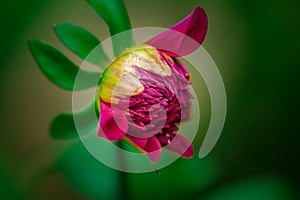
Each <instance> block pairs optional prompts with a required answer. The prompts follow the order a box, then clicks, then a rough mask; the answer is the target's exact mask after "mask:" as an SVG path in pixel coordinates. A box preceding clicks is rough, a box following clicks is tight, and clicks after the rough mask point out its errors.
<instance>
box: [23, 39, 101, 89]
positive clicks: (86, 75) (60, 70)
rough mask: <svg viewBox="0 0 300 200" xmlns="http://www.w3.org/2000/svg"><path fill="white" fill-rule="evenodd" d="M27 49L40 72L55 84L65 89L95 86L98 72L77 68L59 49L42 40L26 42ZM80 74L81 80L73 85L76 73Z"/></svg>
mask: <svg viewBox="0 0 300 200" xmlns="http://www.w3.org/2000/svg"><path fill="white" fill-rule="evenodd" d="M28 46H29V49H30V51H31V53H32V55H33V57H34V59H35V61H36V62H37V64H38V66H39V67H40V69H41V70H42V72H43V73H44V74H45V75H46V76H47V78H48V79H49V80H50V81H51V82H52V83H54V84H55V85H57V86H59V87H61V88H63V89H66V90H73V89H76V90H81V89H86V88H89V87H93V86H95V81H94V80H97V79H98V77H99V73H96V72H90V71H85V70H82V69H80V68H78V67H77V66H76V65H75V64H74V63H73V62H72V61H70V60H69V59H68V58H67V57H65V56H64V55H63V54H62V53H61V52H60V51H59V50H57V49H56V48H55V47H53V46H52V45H50V44H49V43H47V42H44V41H42V40H31V41H29V42H28ZM78 72H80V74H81V81H80V82H79V83H77V84H76V88H73V87H74V82H75V79H76V75H77V73H78Z"/></svg>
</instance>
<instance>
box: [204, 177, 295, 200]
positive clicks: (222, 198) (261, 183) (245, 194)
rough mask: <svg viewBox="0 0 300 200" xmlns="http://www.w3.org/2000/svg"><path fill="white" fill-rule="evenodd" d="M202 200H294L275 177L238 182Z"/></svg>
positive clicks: (281, 182) (288, 189) (286, 186)
mask: <svg viewBox="0 0 300 200" xmlns="http://www.w3.org/2000/svg"><path fill="white" fill-rule="evenodd" d="M199 199H200V198H199ZM201 199H204V200H241V199H242V200H253V199H255V200H296V196H295V193H294V192H293V191H292V189H291V188H290V186H289V184H287V183H286V182H285V181H283V180H281V179H279V178H275V177H259V178H257V177H256V178H251V179H249V180H244V181H239V182H236V183H234V184H232V185H228V186H224V187H222V188H219V189H217V190H216V191H214V193H212V194H210V195H208V196H207V197H206V198H201Z"/></svg>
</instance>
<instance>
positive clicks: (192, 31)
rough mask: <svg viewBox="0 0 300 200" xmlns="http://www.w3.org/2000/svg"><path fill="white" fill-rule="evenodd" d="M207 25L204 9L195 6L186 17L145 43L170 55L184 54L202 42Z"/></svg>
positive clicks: (190, 51)
mask: <svg viewBox="0 0 300 200" xmlns="http://www.w3.org/2000/svg"><path fill="white" fill-rule="evenodd" d="M207 27H208V20H207V16H206V14H205V11H204V10H203V9H202V8H201V7H197V8H195V10H194V11H193V12H192V13H191V14H190V15H189V16H188V17H186V18H185V19H183V20H182V21H180V22H179V23H178V24H176V25H174V26H173V27H171V28H169V29H168V30H166V31H164V32H162V33H160V34H159V35H157V36H155V37H154V38H152V39H150V40H149V41H148V42H146V43H147V44H149V45H151V46H154V47H155V48H157V49H160V50H163V51H166V52H167V53H168V54H169V55H171V56H185V55H188V54H190V53H192V52H193V51H195V50H196V49H197V48H198V47H199V46H200V45H201V44H202V43H203V41H204V38H205V36H206V32H207Z"/></svg>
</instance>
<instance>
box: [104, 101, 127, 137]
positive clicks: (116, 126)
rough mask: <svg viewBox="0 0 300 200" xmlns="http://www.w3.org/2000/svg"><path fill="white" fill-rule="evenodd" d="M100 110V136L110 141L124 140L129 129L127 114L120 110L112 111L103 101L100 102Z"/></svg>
mask: <svg viewBox="0 0 300 200" xmlns="http://www.w3.org/2000/svg"><path fill="white" fill-rule="evenodd" d="M100 110H101V112H100V122H99V125H100V126H99V130H98V136H99V137H104V138H106V139H108V140H110V141H117V140H120V139H122V138H123V137H124V135H125V133H126V132H127V129H128V121H127V118H126V116H125V114H124V113H123V112H122V111H120V110H118V109H115V108H114V109H112V108H111V107H110V106H109V105H107V104H106V103H104V102H102V101H100ZM116 121H118V123H116Z"/></svg>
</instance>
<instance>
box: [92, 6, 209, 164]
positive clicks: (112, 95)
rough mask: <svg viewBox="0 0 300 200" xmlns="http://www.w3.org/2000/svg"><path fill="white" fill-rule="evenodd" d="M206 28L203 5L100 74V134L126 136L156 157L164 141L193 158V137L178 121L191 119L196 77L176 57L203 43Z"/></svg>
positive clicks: (113, 139) (136, 145) (138, 147)
mask: <svg viewBox="0 0 300 200" xmlns="http://www.w3.org/2000/svg"><path fill="white" fill-rule="evenodd" d="M206 31H207V17H206V15H205V12H204V10H203V9H202V8H200V7H197V8H196V9H195V10H194V12H193V13H192V14H190V15H189V16H188V17H187V18H185V19H184V20H182V21H181V22H179V23H178V24H176V25H175V26H173V27H171V28H170V29H168V30H166V31H164V32H163V33H161V34H159V35H157V36H155V37H154V38H152V39H150V40H149V41H148V42H146V44H142V45H139V46H136V47H133V48H130V49H127V50H126V51H125V52H124V53H123V54H122V55H121V56H119V57H118V58H117V59H116V60H114V61H113V62H112V63H111V64H110V66H109V67H107V68H106V70H105V71H104V73H103V74H102V77H101V79H100V91H99V104H100V105H99V107H100V122H99V131H98V136H99V137H103V138H106V139H107V140H109V141H118V140H121V139H124V140H125V141H127V142H128V143H129V144H130V145H132V146H133V147H135V148H136V149H138V150H139V151H141V152H143V153H145V154H146V155H147V156H148V157H149V158H150V159H151V161H152V162H156V161H157V160H158V159H159V158H160V156H161V149H162V148H163V147H165V148H167V149H169V150H171V151H173V152H175V153H178V154H180V155H181V156H183V157H186V158H191V157H192V156H193V155H194V151H193V148H192V146H191V143H190V142H189V140H188V139H187V138H186V137H185V136H183V135H182V134H179V133H177V131H178V124H179V123H181V122H184V121H188V120H189V119H190V106H191V98H192V95H191V93H190V91H189V90H188V86H189V84H191V81H190V77H189V73H188V71H187V70H186V68H185V67H184V65H183V64H182V63H181V62H180V61H179V60H178V59H177V58H176V57H178V56H179V55H187V54H189V53H191V52H193V51H194V50H195V49H196V48H198V47H199V46H200V45H201V43H202V42H203V40H204V37H205V35H206ZM177 33H178V34H177Z"/></svg>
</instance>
